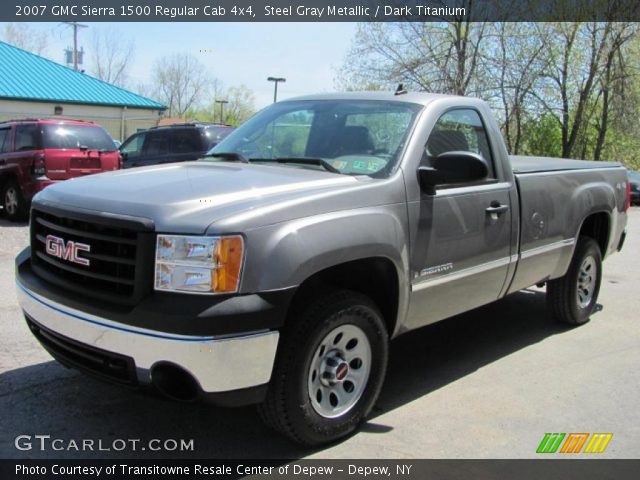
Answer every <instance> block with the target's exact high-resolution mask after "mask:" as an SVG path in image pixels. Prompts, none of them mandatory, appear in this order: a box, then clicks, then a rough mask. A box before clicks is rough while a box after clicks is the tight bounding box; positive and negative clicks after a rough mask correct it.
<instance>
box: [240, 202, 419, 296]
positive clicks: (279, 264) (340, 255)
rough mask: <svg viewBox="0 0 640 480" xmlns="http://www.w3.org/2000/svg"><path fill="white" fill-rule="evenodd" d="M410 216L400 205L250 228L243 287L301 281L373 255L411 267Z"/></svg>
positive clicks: (267, 287)
mask: <svg viewBox="0 0 640 480" xmlns="http://www.w3.org/2000/svg"><path fill="white" fill-rule="evenodd" d="M403 215H406V212H405V209H404V208H403V206H402V205H391V206H386V207H376V208H363V209H357V210H347V211H340V212H332V213H327V214H323V215H316V216H313V217H307V218H302V219H298V220H293V221H290V222H286V223H283V224H277V225H271V226H267V227H262V228H259V229H256V230H253V231H250V232H247V233H246V236H247V238H246V242H247V245H246V259H245V265H244V269H243V278H242V291H243V292H256V291H265V290H274V289H281V288H288V287H293V286H298V285H300V284H301V283H302V282H303V281H304V280H305V279H307V278H309V277H310V276H311V275H313V274H315V273H318V272H320V271H322V270H324V269H326V268H329V267H332V266H335V265H339V264H342V263H346V262H349V261H352V260H359V259H363V258H369V257H384V258H388V259H389V260H391V261H392V262H393V264H394V265H395V267H396V270H397V271H398V278H400V279H402V278H404V275H405V274H404V272H407V271H408V267H407V265H408V249H407V246H406V243H405V238H407V236H408V235H407V232H406V231H405V230H406V222H403V220H402V219H403V218H404V217H403Z"/></svg>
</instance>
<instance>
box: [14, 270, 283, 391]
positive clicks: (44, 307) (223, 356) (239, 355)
mask: <svg viewBox="0 0 640 480" xmlns="http://www.w3.org/2000/svg"><path fill="white" fill-rule="evenodd" d="M17 290H18V301H19V303H20V306H21V307H22V309H23V311H24V312H25V314H26V315H27V316H29V317H31V318H32V319H34V320H35V321H36V322H37V323H39V324H40V325H42V326H43V327H45V328H47V329H49V330H51V331H53V332H55V333H58V334H60V335H62V336H64V337H67V338H69V339H71V340H75V341H77V342H80V343H83V344H86V345H88V346H92V347H95V348H99V349H101V350H106V351H109V352H113V353H116V354H120V355H125V356H127V357H131V358H133V360H134V362H135V367H136V375H137V379H138V382H140V383H142V384H150V383H151V373H150V372H151V369H152V367H153V366H154V365H155V364H158V363H165V362H169V363H173V364H175V365H178V366H180V367H182V368H183V369H185V370H186V371H188V372H189V373H190V374H191V375H193V377H194V378H195V379H196V381H197V382H198V383H199V385H200V388H201V389H202V391H203V392H205V393H216V392H228V391H233V390H239V389H243V388H248V387H253V386H257V385H263V384H265V383H267V382H268V381H269V379H270V378H271V370H272V368H273V362H274V360H275V355H276V349H277V346H278V336H279V334H278V332H277V331H269V332H261V333H253V334H246V335H238V336H225V337H213V336H209V337H202V336H184V335H173V334H167V333H162V332H156V331H153V330H146V329H141V328H135V327H131V326H128V325H123V324H119V323H117V322H113V321H110V320H107V319H105V318H101V317H97V316H94V315H90V314H87V313H85V312H81V311H79V310H75V309H72V308H69V307H67V306H64V305H61V304H59V303H56V302H53V301H51V300H49V299H47V298H45V297H42V296H41V295H38V294H36V293H34V292H32V291H30V290H28V289H27V288H25V287H24V286H23V285H21V284H20V283H19V282H18V283H17Z"/></svg>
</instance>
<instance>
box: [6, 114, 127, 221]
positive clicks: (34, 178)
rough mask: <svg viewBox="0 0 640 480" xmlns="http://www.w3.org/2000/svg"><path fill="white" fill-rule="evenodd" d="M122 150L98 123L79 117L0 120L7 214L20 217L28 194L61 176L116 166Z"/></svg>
mask: <svg viewBox="0 0 640 480" xmlns="http://www.w3.org/2000/svg"><path fill="white" fill-rule="evenodd" d="M119 165H120V153H119V152H118V150H117V149H116V146H115V144H114V143H113V139H112V138H111V136H110V135H109V134H108V133H107V131H106V130H105V129H104V128H102V127H101V126H100V125H97V124H95V123H92V122H85V121H80V120H57V119H50V120H40V119H27V120H10V121H6V122H1V123H0V195H1V198H2V207H3V209H4V213H5V216H6V217H7V218H8V219H9V220H12V221H16V220H23V219H25V218H26V217H27V215H28V213H29V203H30V202H31V198H32V197H33V196H34V195H35V194H36V193H37V192H39V191H41V190H42V189H43V188H45V187H47V186H48V185H51V184H53V183H56V182H59V181H61V180H67V179H69V178H73V177H80V176H83V175H89V174H92V173H99V172H105V171H109V170H117V169H118V168H119Z"/></svg>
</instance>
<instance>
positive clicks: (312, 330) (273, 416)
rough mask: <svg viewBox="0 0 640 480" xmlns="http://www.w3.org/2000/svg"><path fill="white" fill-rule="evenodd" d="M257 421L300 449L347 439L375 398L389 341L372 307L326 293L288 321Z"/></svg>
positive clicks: (360, 299) (357, 297)
mask: <svg viewBox="0 0 640 480" xmlns="http://www.w3.org/2000/svg"><path fill="white" fill-rule="evenodd" d="M290 322H291V323H290V325H289V326H288V327H287V329H286V330H285V331H284V332H283V337H282V340H281V343H280V346H279V348H278V358H277V360H276V366H275V369H274V373H273V377H272V381H271V384H270V386H269V391H268V393H267V398H266V400H265V402H264V403H263V404H262V405H260V407H259V411H260V414H261V416H262V418H263V420H265V422H266V423H267V425H269V426H270V427H272V428H274V429H276V430H278V431H279V432H281V433H283V434H285V435H287V436H288V437H289V438H291V439H293V440H294V441H297V442H298V443H302V444H305V445H320V444H324V443H328V442H331V441H334V440H337V439H339V438H341V437H344V436H345V435H348V434H349V433H351V432H353V431H354V430H355V429H356V428H357V427H358V426H359V425H360V423H361V422H362V421H363V420H364V419H365V418H366V416H367V414H368V413H369V412H370V410H371V408H372V407H373V404H374V402H375V401H376V399H377V398H378V394H379V393H380V389H381V387H382V383H383V380H384V375H385V372H386V367H387V355H388V336H387V331H386V328H385V325H384V322H383V320H382V315H381V314H380V312H379V311H378V309H377V307H376V306H375V305H374V304H373V302H371V300H369V299H368V298H367V297H365V296H363V295H361V294H359V293H356V292H351V291H347V290H337V291H331V292H329V293H327V294H326V295H323V296H322V298H318V299H317V300H315V301H312V302H311V303H310V304H309V305H308V307H306V308H304V309H302V311H301V313H300V316H299V317H298V318H291V319H290Z"/></svg>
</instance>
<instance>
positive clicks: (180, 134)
mask: <svg viewBox="0 0 640 480" xmlns="http://www.w3.org/2000/svg"><path fill="white" fill-rule="evenodd" d="M233 130H234V128H233V127H231V126H230V125H222V124H206V123H181V124H177V125H168V126H165V127H156V128H151V129H149V130H145V131H143V132H138V133H134V134H133V135H131V136H130V137H129V138H128V139H127V140H126V141H125V142H124V143H123V144H122V145H121V146H120V152H121V153H122V157H123V160H124V168H131V167H144V166H146V165H156V164H158V163H173V162H185V161H188V160H197V159H198V158H200V157H202V156H203V155H204V154H205V153H206V152H207V151H209V150H210V149H211V148H213V147H215V146H216V145H217V144H218V143H219V142H220V141H221V140H222V139H223V138H225V137H226V136H227V135H229V134H230V133H231V132H232V131H233Z"/></svg>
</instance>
